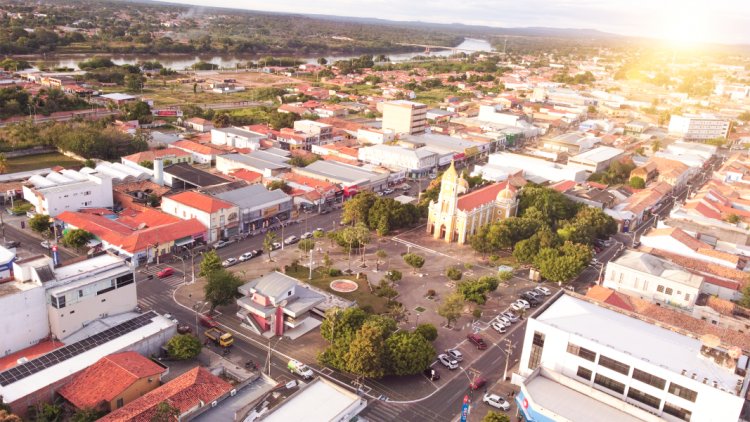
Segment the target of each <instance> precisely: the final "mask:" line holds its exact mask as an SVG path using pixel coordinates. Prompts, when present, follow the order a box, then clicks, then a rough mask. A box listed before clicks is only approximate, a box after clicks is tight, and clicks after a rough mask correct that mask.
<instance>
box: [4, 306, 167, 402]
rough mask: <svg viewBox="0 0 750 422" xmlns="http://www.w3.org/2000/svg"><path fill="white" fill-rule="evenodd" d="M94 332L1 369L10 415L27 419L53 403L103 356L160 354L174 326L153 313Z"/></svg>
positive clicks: (111, 322)
mask: <svg viewBox="0 0 750 422" xmlns="http://www.w3.org/2000/svg"><path fill="white" fill-rule="evenodd" d="M97 328H98V330H99V331H98V332H96V333H93V334H91V335H87V336H85V337H81V338H80V339H76V340H75V341H71V342H69V343H66V344H65V345H62V347H60V346H59V345H58V347H57V348H56V349H54V350H51V351H47V352H44V353H42V354H41V355H37V356H36V357H33V358H29V359H28V361H26V360H25V359H22V360H21V362H18V359H20V357H19V358H16V359H15V360H14V362H9V364H10V365H9V366H8V365H4V366H3V368H5V369H3V370H2V371H0V395H2V396H3V401H4V402H5V403H8V404H9V405H10V407H11V410H12V412H13V413H15V414H17V415H20V416H26V413H27V412H28V409H29V408H30V407H33V406H36V405H37V404H40V403H52V402H53V400H55V398H56V395H57V390H59V389H60V388H61V387H63V386H64V385H65V384H67V383H68V382H70V381H71V380H72V379H73V377H74V376H75V375H76V374H78V373H79V372H80V371H83V370H84V369H86V368H88V367H89V366H91V365H92V364H93V363H95V362H96V361H98V360H99V359H101V358H103V357H105V356H108V355H111V354H113V353H118V352H124V351H135V352H138V353H139V354H141V355H144V356H150V355H151V354H155V353H159V351H160V348H161V346H162V345H163V344H164V343H165V342H166V341H167V340H169V339H170V338H171V337H172V336H173V335H174V334H175V333H176V331H177V329H176V324H175V323H174V322H172V321H170V320H169V319H167V318H165V317H163V316H160V315H157V314H156V313H154V312H146V313H144V314H140V315H139V314H136V313H131V314H126V315H122V316H121V317H119V318H117V317H110V318H108V319H107V321H106V324H102V325H101V326H99V327H97ZM14 357H15V356H14ZM21 357H22V356H21ZM4 363H5V362H4Z"/></svg>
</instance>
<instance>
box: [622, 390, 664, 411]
mask: <svg viewBox="0 0 750 422" xmlns="http://www.w3.org/2000/svg"><path fill="white" fill-rule="evenodd" d="M628 398H631V399H633V400H636V401H639V402H641V403H643V404H645V405H646V406H651V407H653V408H654V409H658V408H659V404H660V403H661V400H660V399H658V398H656V397H654V396H652V395H651V394H646V393H644V392H643V391H640V390H638V389H635V388H633V387H630V389H628Z"/></svg>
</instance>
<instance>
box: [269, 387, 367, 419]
mask: <svg viewBox="0 0 750 422" xmlns="http://www.w3.org/2000/svg"><path fill="white" fill-rule="evenodd" d="M321 403H325V406H321V405H320V404H321ZM365 407H367V400H365V399H364V398H362V397H360V396H359V395H357V394H355V393H353V392H351V391H349V390H347V389H345V388H342V387H341V386H339V385H337V384H336V383H334V382H331V381H328V380H327V379H325V378H321V377H316V378H315V379H314V380H313V381H311V382H309V383H307V384H305V385H303V386H302V387H300V389H299V391H297V392H296V393H294V394H293V395H291V396H290V397H289V398H288V399H287V400H286V401H284V402H282V403H281V404H280V405H279V406H278V407H275V408H273V409H271V410H270V412H269V413H266V414H264V416H261V417H260V419H259V420H260V421H263V422H288V421H302V420H304V421H309V422H340V421H350V420H353V419H356V417H357V415H358V414H359V412H361V411H362V410H364V409H365Z"/></svg>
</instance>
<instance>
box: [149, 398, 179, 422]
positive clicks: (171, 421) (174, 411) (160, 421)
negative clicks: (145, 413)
mask: <svg viewBox="0 0 750 422" xmlns="http://www.w3.org/2000/svg"><path fill="white" fill-rule="evenodd" d="M179 418H180V409H178V408H176V407H174V406H172V405H171V404H170V403H169V402H167V401H163V402H161V403H159V404H157V405H156V412H155V413H154V416H152V417H151V422H175V421H177V420H179Z"/></svg>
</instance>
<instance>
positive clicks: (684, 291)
mask: <svg viewBox="0 0 750 422" xmlns="http://www.w3.org/2000/svg"><path fill="white" fill-rule="evenodd" d="M602 285H603V286H604V287H607V288H610V289H612V290H617V291H621V292H623V293H625V294H627V295H629V296H636V297H640V298H641V299H645V300H648V301H649V302H655V303H664V304H668V305H672V306H676V307H681V308H692V307H693V305H695V300H696V299H697V298H698V294H699V293H700V291H701V286H702V285H703V277H701V276H698V275H695V274H692V273H690V272H688V271H686V270H685V269H683V268H682V267H680V266H677V265H674V264H672V263H671V262H669V261H666V260H664V259H661V258H657V257H655V256H653V255H649V254H645V253H642V252H637V251H626V252H625V253H624V254H622V256H620V257H619V258H617V259H615V260H612V261H609V262H608V263H607V271H606V273H605V274H604V280H603V281H602Z"/></svg>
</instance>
